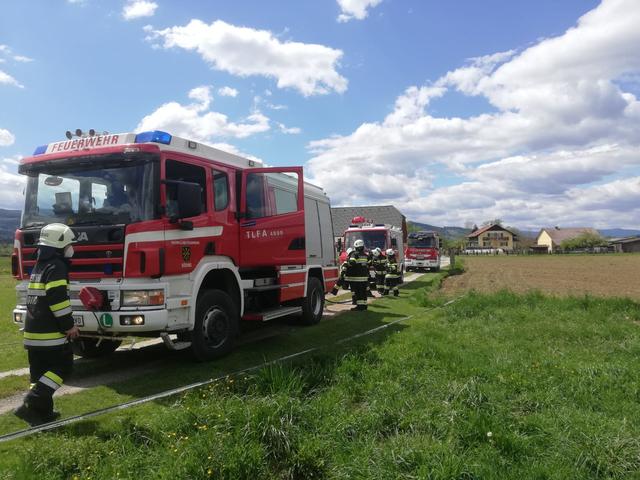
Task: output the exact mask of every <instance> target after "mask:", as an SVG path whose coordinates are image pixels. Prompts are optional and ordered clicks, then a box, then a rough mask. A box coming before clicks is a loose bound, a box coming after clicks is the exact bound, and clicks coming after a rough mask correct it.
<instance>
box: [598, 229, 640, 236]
mask: <svg viewBox="0 0 640 480" xmlns="http://www.w3.org/2000/svg"><path fill="white" fill-rule="evenodd" d="M598 231H599V232H600V235H602V236H603V237H607V238H622V237H634V236H636V235H640V230H630V229H627V228H608V229H604V230H598Z"/></svg>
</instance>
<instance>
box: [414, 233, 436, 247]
mask: <svg viewBox="0 0 640 480" xmlns="http://www.w3.org/2000/svg"><path fill="white" fill-rule="evenodd" d="M408 246H409V247H411V248H436V247H437V246H438V240H436V238H435V237H423V236H420V237H412V236H411V235H409V243H408Z"/></svg>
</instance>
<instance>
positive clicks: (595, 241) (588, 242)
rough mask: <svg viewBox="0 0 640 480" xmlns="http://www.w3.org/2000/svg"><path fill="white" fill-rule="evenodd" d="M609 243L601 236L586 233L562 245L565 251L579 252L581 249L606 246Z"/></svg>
mask: <svg viewBox="0 0 640 480" xmlns="http://www.w3.org/2000/svg"><path fill="white" fill-rule="evenodd" d="M606 245H607V241H606V240H605V239H604V238H602V237H601V236H600V235H597V234H595V233H590V232H585V233H583V234H582V235H579V236H577V237H574V238H569V239H567V240H565V241H563V242H562V243H561V244H560V248H562V249H563V250H577V249H581V248H594V247H602V246H606Z"/></svg>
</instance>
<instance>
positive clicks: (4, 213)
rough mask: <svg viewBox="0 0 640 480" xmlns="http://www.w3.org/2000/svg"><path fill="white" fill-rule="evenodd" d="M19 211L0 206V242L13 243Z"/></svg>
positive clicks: (18, 221) (18, 222) (18, 220)
mask: <svg viewBox="0 0 640 480" xmlns="http://www.w3.org/2000/svg"><path fill="white" fill-rule="evenodd" d="M21 213H22V212H20V210H5V209H4V208H0V243H11V244H13V239H14V237H15V233H16V228H18V225H20V214H21Z"/></svg>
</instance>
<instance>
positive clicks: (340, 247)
mask: <svg viewBox="0 0 640 480" xmlns="http://www.w3.org/2000/svg"><path fill="white" fill-rule="evenodd" d="M336 250H338V252H341V251H342V239H341V238H339V239H338V241H337V242H336Z"/></svg>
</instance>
